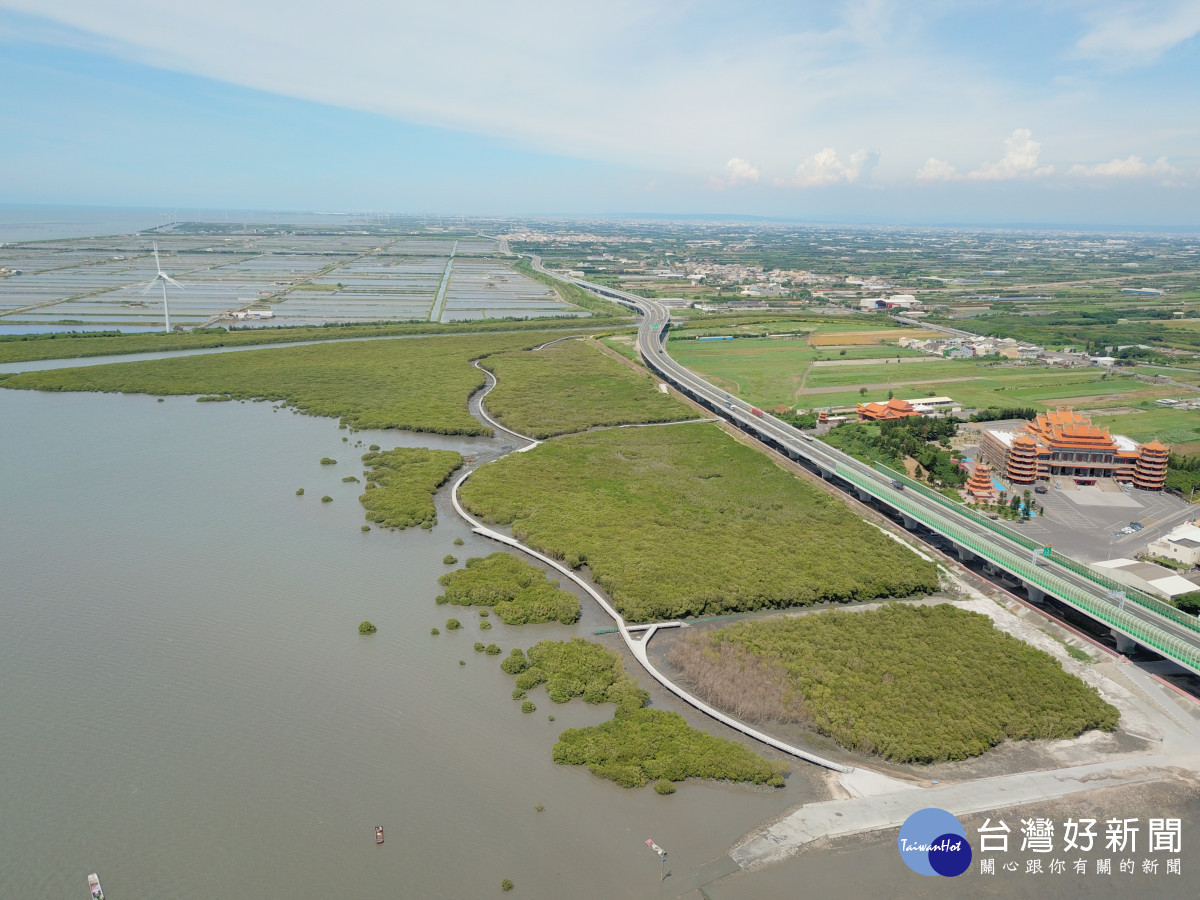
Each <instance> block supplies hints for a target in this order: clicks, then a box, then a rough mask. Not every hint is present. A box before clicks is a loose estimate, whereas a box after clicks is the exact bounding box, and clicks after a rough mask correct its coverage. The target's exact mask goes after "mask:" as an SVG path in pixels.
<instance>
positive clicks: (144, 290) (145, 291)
mask: <svg viewBox="0 0 1200 900" xmlns="http://www.w3.org/2000/svg"><path fill="white" fill-rule="evenodd" d="M156 284H158V279H157V278H153V279H151V280H150V281H149V282H147V284H146V286H145V287H144V288H142V289H141V291H140V293H143V294H148V293H150V289H151V288H152V287H154V286H155V285H156Z"/></svg>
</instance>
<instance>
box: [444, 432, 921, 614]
mask: <svg viewBox="0 0 1200 900" xmlns="http://www.w3.org/2000/svg"><path fill="white" fill-rule="evenodd" d="M460 496H461V497H462V499H463V502H464V503H465V504H466V506H467V507H468V508H469V509H470V510H471V511H472V512H474V513H475V514H476V515H478V516H480V517H481V518H484V519H485V520H487V521H490V522H495V523H500V524H511V525H512V527H513V533H514V535H516V536H517V537H518V538H519V539H521V540H523V541H525V542H526V543H528V544H530V545H532V546H534V547H536V548H537V549H539V550H542V551H543V552H545V553H548V554H549V555H551V556H553V557H555V558H557V559H562V560H565V561H566V562H567V563H568V564H569V565H571V566H572V567H579V566H581V565H583V564H585V563H586V564H587V565H588V566H589V567H590V569H591V574H592V576H593V577H594V578H595V579H596V581H597V582H598V583H599V584H600V585H601V586H602V587H603V588H604V589H605V590H606V591H607V592H608V593H609V595H610V596H611V597H612V598H613V602H614V603H615V605H616V606H617V608H618V609H619V610H620V611H621V613H622V614H623V615H625V616H626V617H627V618H629V619H631V620H633V621H639V622H640V621H653V620H655V619H663V618H672V617H676V616H687V615H701V614H713V613H724V612H731V611H734V610H750V609H761V608H765V607H788V606H800V605H805V604H810V603H816V602H820V601H823V600H830V601H847V600H866V599H872V598H876V597H886V596H906V595H910V594H914V593H920V592H926V591H931V590H935V589H936V587H937V570H936V567H935V566H934V564H933V563H931V562H925V561H924V560H922V559H920V558H919V557H917V556H916V555H915V554H914V553H912V551H910V550H908V549H907V548H905V547H903V546H902V545H900V544H898V543H896V542H895V541H893V540H891V539H889V538H888V537H886V536H885V535H883V534H881V533H880V532H879V531H878V530H877V529H876V528H874V527H872V526H870V525H868V524H867V523H866V522H864V521H862V520H861V519H860V518H858V517H857V516H856V515H854V514H853V513H852V512H851V511H850V510H849V509H848V508H847V507H846V506H845V505H844V504H843V503H841V502H840V501H838V500H836V499H834V498H832V497H830V496H828V495H827V494H825V493H824V492H822V491H820V490H818V489H817V488H815V487H813V486H811V485H809V484H808V483H806V482H804V481H801V480H800V479H798V478H796V477H795V476H793V475H791V474H789V473H787V472H785V471H784V470H782V469H780V468H779V467H778V466H776V465H775V464H774V463H773V462H771V461H770V460H769V459H767V458H766V457H764V456H763V455H762V454H761V453H759V452H757V451H756V450H753V449H751V448H749V447H746V446H744V445H742V444H740V443H738V442H737V441H735V440H734V439H733V438H731V437H730V436H729V435H727V434H725V433H724V432H723V431H722V430H721V429H720V428H719V427H718V426H716V425H711V424H690V425H664V426H662V427H658V428H627V429H614V430H610V431H596V432H589V433H585V434H578V435H571V436H568V437H563V438H558V439H556V440H554V441H550V442H548V443H546V444H543V445H541V446H540V447H537V448H535V449H534V450H531V451H529V452H528V453H516V454H513V455H511V456H508V457H506V458H504V459H502V460H499V461H497V462H494V463H490V464H488V465H486V466H483V467H482V468H480V469H479V470H478V471H477V472H476V473H475V474H474V475H472V476H471V478H470V479H469V480H468V481H467V482H466V483H465V484H464V485H463V487H462V489H461V490H460Z"/></svg>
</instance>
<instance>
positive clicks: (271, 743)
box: [0, 390, 819, 898]
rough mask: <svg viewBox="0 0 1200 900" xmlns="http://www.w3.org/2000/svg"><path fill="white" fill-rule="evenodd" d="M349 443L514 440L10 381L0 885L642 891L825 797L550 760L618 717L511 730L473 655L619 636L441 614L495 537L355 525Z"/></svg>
mask: <svg viewBox="0 0 1200 900" xmlns="http://www.w3.org/2000/svg"><path fill="white" fill-rule="evenodd" d="M343 437H348V438H349V441H348V443H344V442H343V441H342V438H343ZM358 440H361V441H362V442H363V444H364V445H366V444H370V443H378V444H380V445H382V446H384V447H385V448H386V447H392V446H397V445H402V444H403V445H417V446H436V447H446V448H452V449H459V450H460V451H462V452H463V453H466V454H478V455H481V456H487V455H489V454H495V453H497V452H499V450H500V449H501V448H502V447H503V446H504V441H502V440H488V439H482V438H479V439H464V438H446V437H439V436H435V435H414V434H406V433H402V432H389V433H381V432H363V433H359V434H350V433H349V432H348V431H346V430H339V429H338V427H337V425H336V423H335V422H333V421H332V420H325V419H313V418H309V417H305V416H300V415H294V414H293V413H292V412H290V411H289V410H279V411H273V409H272V407H271V406H270V405H269V404H266V403H238V402H231V403H196V402H195V401H194V399H193V398H187V397H168V398H167V399H166V400H165V401H164V402H162V403H157V402H156V401H155V399H154V398H152V397H144V396H119V395H90V394H38V393H34V392H25V391H4V390H0V460H2V462H0V465H2V467H3V468H2V470H0V508H3V510H4V515H3V516H2V517H0V559H2V566H0V569H2V572H3V590H2V591H0V623H2V624H0V722H3V723H4V724H3V731H2V737H0V772H3V773H4V777H3V778H2V779H0V809H2V810H3V811H4V815H3V816H0V846H2V847H3V848H4V860H5V861H4V865H3V866H2V867H0V887H2V888H3V893H4V895H5V896H10V897H52V896H55V897H57V896H64V897H65V896H75V895H76V894H77V893H80V892H82V890H83V887H84V884H85V881H84V879H85V876H86V875H87V873H89V872H92V871H96V872H99V874H100V877H101V880H102V881H103V883H104V885H105V889H106V891H107V892H108V893H109V895H110V896H113V897H154V896H180V895H183V894H185V893H186V894H191V893H196V892H198V891H199V892H203V893H205V894H206V895H208V896H214V897H264V898H270V897H281V898H282V897H287V898H304V897H313V898H317V897H322V898H324V897H337V896H341V897H374V896H404V897H477V896H491V895H492V894H494V893H496V892H497V891H498V890H499V883H500V880H501V879H502V878H511V879H512V880H513V881H514V882H515V883H516V885H517V887H518V891H519V894H520V896H524V897H547V898H552V897H553V898H557V897H564V896H572V897H596V898H614V897H641V896H656V894H655V891H656V889H657V885H656V881H657V877H658V861H657V858H656V857H655V856H654V854H653V853H651V852H650V851H648V850H647V849H646V847H645V846H644V843H643V842H644V841H645V839H646V838H649V837H652V838H653V839H654V840H656V841H657V842H658V843H659V844H661V845H662V846H664V847H667V848H668V849H669V850H670V851H671V859H672V864H673V866H674V867H675V868H676V869H677V870H678V871H680V872H682V871H684V870H690V869H693V868H695V867H697V866H699V865H701V864H703V863H704V862H706V861H707V860H710V859H712V858H714V857H716V856H719V855H720V854H721V853H723V852H724V851H725V850H726V849H727V847H728V845H729V844H730V843H731V842H732V841H734V840H735V839H737V838H738V837H739V836H740V835H741V834H742V833H743V832H745V831H746V830H748V829H749V828H751V827H753V826H754V825H756V824H757V823H758V822H760V821H762V820H764V819H767V818H770V817H772V816H773V815H775V814H777V813H779V812H782V811H783V810H784V809H786V808H787V807H789V806H791V805H794V804H796V803H799V802H802V801H803V800H805V799H807V798H809V797H812V796H814V795H815V794H816V793H817V792H818V791H819V788H817V787H816V782H817V776H816V774H815V773H813V772H812V771H810V770H797V771H796V773H795V774H794V776H793V777H792V778H791V779H789V783H788V787H787V788H785V789H783V790H780V791H766V790H753V789H749V788H744V787H737V786H728V785H714V784H698V783H690V782H689V783H686V784H684V785H681V787H680V790H679V793H677V794H676V795H674V796H672V797H665V798H664V797H660V796H658V795H656V794H655V793H654V792H653V791H652V790H651V789H650V788H646V789H644V790H640V791H627V790H625V789H623V788H620V787H617V786H615V785H613V784H611V783H609V782H604V781H600V780H599V779H596V778H594V777H593V776H591V775H590V774H589V773H588V772H586V771H585V770H582V769H574V768H570V769H568V768H562V767H558V766H555V765H554V764H553V762H552V761H551V758H550V748H551V746H552V744H553V742H554V738H555V736H556V735H557V734H558V733H559V731H561V730H562V729H563V728H566V727H572V726H577V725H583V724H588V723H592V722H596V721H600V720H602V719H604V718H607V717H608V716H609V715H611V708H610V707H592V706H587V705H585V704H583V703H581V702H579V701H576V702H574V703H572V704H568V705H562V706H560V705H557V704H553V703H551V702H550V701H549V700H548V699H547V698H546V697H545V695H544V693H541V692H539V693H536V694H534V696H533V697H532V699H534V700H535V701H536V702H537V704H538V711H537V712H536V713H534V714H531V715H522V714H521V712H520V711H519V704H516V703H514V702H513V701H512V700H511V699H510V696H509V695H510V691H511V689H512V683H511V679H509V678H508V676H505V675H503V674H502V673H501V672H500V671H499V668H498V659H497V658H493V657H486V656H484V655H482V654H476V653H474V652H473V650H472V647H471V645H472V643H473V642H474V641H476V640H480V639H482V640H484V641H485V642H490V641H494V642H496V643H498V644H499V645H500V646H501V647H503V648H504V650H505V651H506V652H507V650H508V649H509V648H510V647H513V646H518V645H519V646H529V645H531V644H533V643H534V642H536V641H538V640H540V639H543V638H547V637H565V636H568V635H571V634H580V635H584V636H589V637H590V636H591V633H592V630H593V629H595V628H598V627H603V626H604V625H606V624H607V622H606V621H605V620H604V619H603V618H602V617H601V615H600V613H598V612H597V611H596V610H595V609H594V608H592V607H590V606H588V605H586V604H585V614H584V618H583V620H582V622H581V623H579V624H578V625H577V626H573V627H570V628H567V627H563V626H559V625H543V626H526V627H523V628H509V627H507V626H504V625H503V624H502V623H500V622H498V621H496V620H495V619H494V618H493V619H492V621H493V622H494V623H495V627H494V628H493V629H492V630H491V631H488V632H481V631H479V629H478V625H477V622H478V619H477V617H476V616H475V614H474V613H473V612H471V611H469V610H460V609H450V608H448V607H439V606H437V605H435V604H434V602H433V599H434V597H435V596H436V595H437V593H438V592H439V588H438V585H437V582H436V579H437V577H438V575H440V574H442V573H443V572H444V571H446V567H445V566H443V564H442V557H443V556H444V555H445V554H446V553H451V552H452V553H453V554H454V555H455V556H457V557H458V558H459V559H466V558H467V557H468V556H471V555H484V554H486V553H490V552H492V551H493V550H494V549H496V548H495V546H494V545H491V544H489V543H488V542H485V541H483V540H482V539H480V538H478V537H476V536H474V535H472V534H471V533H470V532H469V531H468V530H467V529H466V527H465V526H464V525H463V524H462V523H461V522H459V521H458V520H457V519H456V518H455V517H454V516H453V514H452V512H451V511H450V509H449V506H448V503H447V502H446V498H445V497H444V496H442V497H439V517H440V521H439V524H438V526H437V527H436V528H435V529H434V530H433V531H432V532H427V531H421V530H420V529H411V530H408V531H405V532H389V531H385V530H378V529H376V530H373V531H371V532H369V533H363V532H362V531H361V530H360V526H361V525H362V524H363V522H364V519H363V514H362V509H361V507H360V505H359V504H358V502H357V495H358V493H359V491H360V490H361V485H358V484H352V483H351V484H344V483H342V481H341V479H342V478H343V477H345V476H347V475H358V476H359V477H361V471H362V470H361V466H360V464H359V462H358V457H359V455H361V454H362V453H363V452H364V449H365V447H354V446H353V445H354V443H355V442H356V441H358ZM323 456H331V457H333V458H335V459H338V460H339V464H338V465H337V466H321V465H319V463H318V461H319V460H320V458H321V457H323ZM299 487H303V488H305V495H304V496H303V497H297V496H295V491H296V489H297V488H299ZM323 494H329V495H330V496H332V497H333V498H334V501H333V502H332V503H324V504H323V503H321V502H320V498H321V496H322V495H323ZM455 537H462V538H463V539H464V540H465V541H466V544H465V545H464V546H461V547H455V546H454V545H453V543H452V541H453V539H454V538H455ZM451 615H455V616H457V617H458V618H460V619H462V620H463V622H464V623H465V627H464V629H463V630H462V631H461V632H458V633H448V632H446V631H445V628H444V623H445V620H446V619H447V618H448V617H450V616H451ZM363 619H370V620H371V621H373V622H374V623H375V624H376V625H378V626H379V633H378V634H376V635H374V636H372V637H361V636H360V635H358V633H357V624H358V622H359V621H361V620H363ZM434 626H439V627H442V634H441V635H440V636H438V637H431V636H430V633H429V631H430V628H431V627H434ZM600 640H605V641H612V637H611V636H608V637H606V638H600ZM613 646H616V645H615V643H614V644H613ZM459 659H464V660H465V661H466V663H467V665H466V666H460V665H459V664H458V661H459ZM640 680H641V681H642V683H643V684H644V685H645V686H647V687H649V686H650V685H649V679H648V678H646V677H644V676H643V677H641V679H640ZM653 696H654V702H655V703H656V705H661V706H663V707H665V708H671V709H675V708H678V707H677V706H676V705H675V704H674V701H673V700H672V699H671V698H669V697H667V696H665V695H664V694H663V693H662V692H661V691H658V690H656V689H655V690H653ZM551 713H552V714H554V715H555V716H556V719H557V721H555V722H553V723H551V722H548V721H547V715H548V714H551ZM688 718H689V720H690V721H691V722H692V723H693V724H696V725H698V726H700V727H705V728H708V729H710V730H713V731H714V732H716V733H723V732H721V731H719V730H718V729H717V726H715V725H711V724H709V723H708V722H707V721H706V720H704V719H703V718H702V717H700V716H698V715H695V714H688ZM536 803H542V804H544V805H545V812H543V813H540V814H539V813H537V812H535V810H534V805H535V804H536ZM377 824H380V825H383V826H384V827H385V829H386V838H387V840H386V843H385V844H384V845H383V846H382V847H380V846H376V844H375V842H374V832H373V828H374V826H375V825H377Z"/></svg>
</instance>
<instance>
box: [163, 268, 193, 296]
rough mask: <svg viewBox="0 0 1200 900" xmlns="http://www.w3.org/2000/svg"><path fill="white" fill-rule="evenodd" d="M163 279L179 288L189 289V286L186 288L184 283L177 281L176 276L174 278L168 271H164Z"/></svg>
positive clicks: (182, 289)
mask: <svg viewBox="0 0 1200 900" xmlns="http://www.w3.org/2000/svg"><path fill="white" fill-rule="evenodd" d="M163 281H169V282H170V283H171V284H173V285H175V287H177V288H179V289H180V290H181V291H186V290H187V288H185V287H184V286H183V285H182V284H180V283H179V282H178V281H176V280H175V279H174V278H172V277H171V276H170V275H168V274H167V273H166V272H164V273H163Z"/></svg>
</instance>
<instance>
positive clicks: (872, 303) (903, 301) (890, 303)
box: [858, 294, 924, 312]
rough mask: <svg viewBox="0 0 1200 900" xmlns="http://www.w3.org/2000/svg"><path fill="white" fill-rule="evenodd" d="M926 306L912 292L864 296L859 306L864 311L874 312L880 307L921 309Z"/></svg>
mask: <svg viewBox="0 0 1200 900" xmlns="http://www.w3.org/2000/svg"><path fill="white" fill-rule="evenodd" d="M922 306H924V304H923V303H921V301H920V300H918V299H917V298H916V297H914V296H913V295H912V294H893V295H892V296H890V297H864V298H863V299H861V300H859V301H858V308H859V309H861V310H862V311H863V312H874V311H876V310H880V309H905V310H908V309H920V308H921V307H922Z"/></svg>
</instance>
